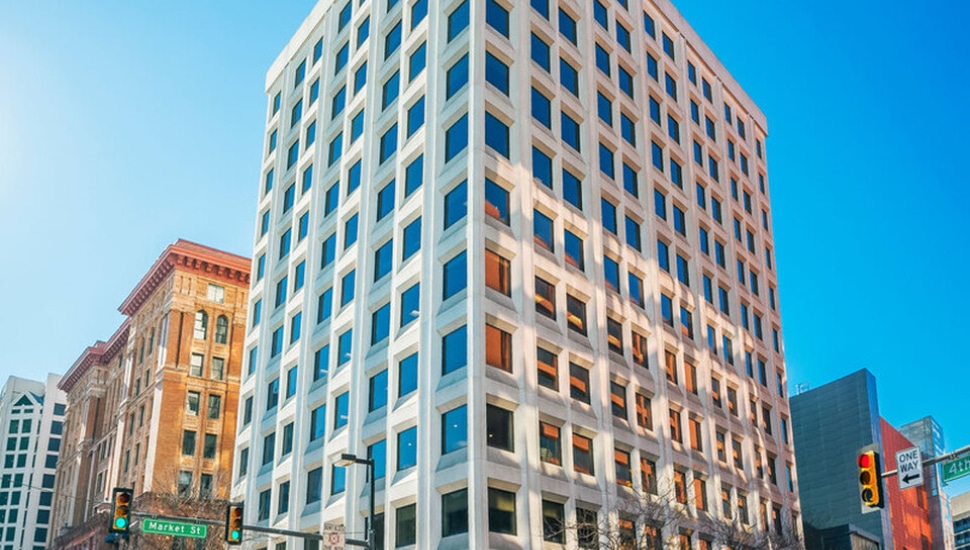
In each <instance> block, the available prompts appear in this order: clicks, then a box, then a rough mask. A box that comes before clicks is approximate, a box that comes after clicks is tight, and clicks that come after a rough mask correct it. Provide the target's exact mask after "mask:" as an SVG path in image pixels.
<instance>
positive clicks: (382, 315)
mask: <svg viewBox="0 0 970 550" xmlns="http://www.w3.org/2000/svg"><path fill="white" fill-rule="evenodd" d="M390 334H391V304H384V305H383V306H381V307H380V308H378V309H377V311H375V312H374V314H373V315H372V316H371V333H370V343H371V345H372V346H373V345H375V344H378V343H380V342H383V341H384V340H386V339H387V337H388V336H389V335H390ZM385 384H386V382H385ZM385 393H386V388H385ZM385 399H386V396H385Z"/></svg>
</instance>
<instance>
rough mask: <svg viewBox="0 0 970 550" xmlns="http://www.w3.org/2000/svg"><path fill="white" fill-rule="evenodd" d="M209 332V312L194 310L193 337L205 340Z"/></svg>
mask: <svg viewBox="0 0 970 550" xmlns="http://www.w3.org/2000/svg"><path fill="white" fill-rule="evenodd" d="M208 333H209V314H208V313H206V312H205V310H202V309H200V310H199V311H197V312H195V339H196V340H205V337H206V335H207V334H208Z"/></svg>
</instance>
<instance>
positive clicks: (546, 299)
mask: <svg viewBox="0 0 970 550" xmlns="http://www.w3.org/2000/svg"><path fill="white" fill-rule="evenodd" d="M536 312H538V313H540V314H542V315H545V316H546V317H549V318H550V319H553V320H555V319H556V286H555V285H553V284H552V283H549V282H547V281H545V280H543V279H541V278H539V277H536Z"/></svg>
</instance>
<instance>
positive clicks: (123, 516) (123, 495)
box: [108, 487, 132, 533]
mask: <svg viewBox="0 0 970 550" xmlns="http://www.w3.org/2000/svg"><path fill="white" fill-rule="evenodd" d="M131 497H132V490H131V489H125V488H123V487H115V488H114V490H113V491H112V492H111V501H112V504H113V506H112V509H111V517H112V520H111V525H110V526H109V527H108V531H110V532H112V533H127V532H128V529H129V528H130V527H131Z"/></svg>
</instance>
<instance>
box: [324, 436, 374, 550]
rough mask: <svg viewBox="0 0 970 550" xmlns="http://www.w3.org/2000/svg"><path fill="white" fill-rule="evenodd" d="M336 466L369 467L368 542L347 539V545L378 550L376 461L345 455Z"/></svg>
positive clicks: (342, 455)
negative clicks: (375, 499) (375, 504)
mask: <svg viewBox="0 0 970 550" xmlns="http://www.w3.org/2000/svg"><path fill="white" fill-rule="evenodd" d="M334 464H336V465H337V466H340V467H341V468H346V467H348V466H353V465H355V464H363V465H364V466H367V472H368V475H370V509H369V510H368V512H367V540H366V541H364V542H361V541H359V540H353V539H347V540H346V544H347V545H348V546H363V547H365V548H367V550H376V548H377V530H376V529H375V528H374V459H372V458H357V455H354V454H350V453H343V454H341V455H340V459H339V460H337V461H336V462H334Z"/></svg>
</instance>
